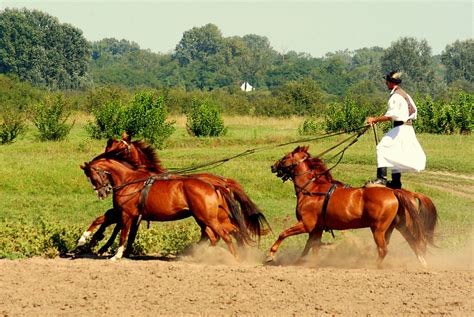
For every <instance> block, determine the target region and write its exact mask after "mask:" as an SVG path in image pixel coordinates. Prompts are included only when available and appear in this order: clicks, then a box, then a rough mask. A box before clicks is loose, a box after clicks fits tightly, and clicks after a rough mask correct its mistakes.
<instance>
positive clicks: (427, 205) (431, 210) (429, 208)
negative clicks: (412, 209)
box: [413, 193, 438, 246]
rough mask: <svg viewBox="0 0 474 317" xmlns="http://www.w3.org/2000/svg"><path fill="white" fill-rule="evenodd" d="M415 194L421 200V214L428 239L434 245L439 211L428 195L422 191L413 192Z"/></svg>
mask: <svg viewBox="0 0 474 317" xmlns="http://www.w3.org/2000/svg"><path fill="white" fill-rule="evenodd" d="M413 195H414V196H415V198H416V199H418V202H419V215H420V217H421V219H422V221H423V227H424V231H425V236H426V240H427V241H428V243H429V244H431V245H433V246H434V245H435V243H434V231H435V227H436V224H437V223H438V211H437V209H436V207H435V205H434V204H433V201H432V200H431V199H430V198H429V197H428V196H426V195H423V194H421V193H413Z"/></svg>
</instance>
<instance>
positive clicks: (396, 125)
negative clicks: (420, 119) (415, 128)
mask: <svg viewBox="0 0 474 317" xmlns="http://www.w3.org/2000/svg"><path fill="white" fill-rule="evenodd" d="M403 124H406V125H413V121H412V120H411V119H408V120H407V121H406V122H403V121H393V126H394V127H398V126H400V125H403Z"/></svg>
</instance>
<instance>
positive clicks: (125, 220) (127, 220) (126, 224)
mask: <svg viewBox="0 0 474 317" xmlns="http://www.w3.org/2000/svg"><path fill="white" fill-rule="evenodd" d="M133 221H134V218H132V217H130V216H128V215H122V232H121V233H120V243H119V247H118V248H117V252H116V253H115V255H114V256H113V257H112V258H111V259H110V260H111V261H115V260H119V259H121V258H122V256H123V250H124V248H125V247H124V246H125V241H126V240H127V235H128V231H129V230H130V227H131V226H132V223H133Z"/></svg>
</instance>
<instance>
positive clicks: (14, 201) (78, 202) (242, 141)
mask: <svg viewBox="0 0 474 317" xmlns="http://www.w3.org/2000/svg"><path fill="white" fill-rule="evenodd" d="M77 116H78V118H79V119H77V120H76V124H75V125H74V127H73V129H72V130H71V133H70V135H69V136H68V138H67V139H66V140H65V141H61V142H39V141H38V140H37V139H36V136H35V131H34V129H33V128H32V127H30V128H29V130H28V131H27V133H26V134H25V135H23V136H22V137H21V138H19V139H18V140H16V141H15V142H14V143H13V144H9V145H3V146H0V162H1V167H0V175H1V178H0V195H1V199H0V250H2V252H1V253H0V257H10V258H13V257H21V256H32V255H39V254H45V255H52V256H54V255H56V254H57V252H62V251H64V250H71V249H72V248H73V247H74V242H75V239H77V238H78V237H79V235H80V233H81V231H82V230H85V229H86V228H87V226H88V225H89V224H90V223H91V222H92V220H93V219H94V218H95V217H97V216H99V215H101V214H103V213H104V212H105V211H106V210H107V209H109V208H111V206H112V200H111V199H110V198H109V199H107V200H105V201H99V200H97V197H96V195H95V193H94V191H93V190H92V188H91V187H90V185H89V182H88V181H87V179H86V177H85V176H84V174H83V172H82V170H81V169H80V168H79V165H80V164H83V162H85V161H90V160H91V159H92V158H93V157H95V156H96V155H98V154H100V153H102V152H103V150H104V147H105V143H106V142H105V140H93V139H90V138H89V137H88V135H87V133H86V131H85V129H84V125H85V123H86V122H87V117H84V116H83V115H77ZM84 118H85V119H84ZM73 119H74V118H73ZM224 120H225V122H226V126H227V127H228V129H229V132H228V134H227V135H226V136H224V137H220V138H204V139H197V138H194V137H190V136H188V135H187V134H186V131H185V128H184V120H183V118H177V125H178V129H177V131H176V132H175V133H174V134H173V136H172V137H171V138H170V139H169V140H168V142H167V147H166V149H164V150H161V151H158V156H159V157H160V159H161V161H162V163H163V165H164V166H165V167H168V168H179V167H187V166H190V165H194V164H202V163H205V162H209V161H214V160H218V159H222V158H226V157H229V156H233V155H236V154H239V153H242V152H244V151H245V150H248V149H254V148H256V149H261V148H267V147H272V146H276V145H278V144H281V143H285V142H290V141H297V140H298V139H301V137H300V136H298V134H297V129H298V126H299V124H300V123H301V122H302V121H303V119H302V118H289V119H285V120H278V119H256V118H242V117H240V118H238V117H237V118H224ZM379 135H381V133H379ZM345 137H347V136H345V135H341V136H336V137H332V138H328V139H323V140H318V141H313V142H308V143H305V144H308V145H310V153H312V154H313V155H315V154H317V153H320V152H322V151H323V150H325V149H327V148H329V147H330V146H332V145H334V144H336V143H337V142H339V141H340V140H342V139H344V138H345ZM418 138H419V140H420V142H421V144H422V146H423V148H424V150H425V152H426V155H427V157H428V164H427V171H425V172H422V173H416V174H406V175H404V176H403V180H404V186H405V187H406V188H407V189H410V190H415V191H419V192H422V193H425V194H426V195H428V196H430V197H431V198H432V199H433V201H434V202H435V204H436V206H437V207H438V210H439V214H440V225H439V230H438V236H439V244H440V245H441V246H450V247H451V246H460V245H463V244H464V243H466V241H467V237H468V236H469V234H470V232H471V230H472V225H473V223H474V214H473V212H472V211H473V209H474V208H473V207H474V203H473V201H474V191H473V188H474V160H472V157H474V137H473V136H460V135H419V136H418ZM298 144H300V143H296V144H293V145H287V146H283V147H275V148H270V149H265V150H264V151H258V152H257V153H255V154H252V155H248V156H244V157H239V158H236V159H234V160H231V161H229V162H227V163H225V164H224V165H221V166H218V167H216V168H212V169H209V170H207V171H209V172H211V173H215V174H219V175H223V176H225V177H230V178H233V179H236V180H238V181H239V182H240V183H241V184H242V185H243V186H244V188H245V189H246V191H247V193H248V194H249V196H250V197H251V198H252V199H253V200H254V201H255V202H256V203H257V204H258V205H259V206H260V207H261V209H262V210H263V211H264V213H265V215H266V216H267V218H268V219H269V221H270V223H271V224H272V226H273V228H274V234H273V235H271V236H269V237H266V238H264V239H263V241H262V248H267V247H268V246H269V245H270V244H271V243H272V242H273V240H274V239H275V238H276V236H277V234H278V233H279V232H280V230H282V229H283V228H285V227H287V226H289V225H291V224H293V223H294V222H295V221H296V218H295V216H294V214H295V195H294V189H293V187H292V184H291V182H286V183H282V182H281V180H280V179H278V178H276V177H275V175H273V174H272V173H271V172H270V165H271V164H273V163H274V162H275V161H276V160H277V159H279V158H281V157H282V156H283V155H284V154H285V153H287V152H289V151H291V150H293V149H294V148H295V147H296V145H298ZM327 157H329V156H327ZM328 165H330V164H328ZM375 165H376V160H375V144H374V138H373V135H372V134H371V133H367V134H366V135H364V136H362V137H361V138H360V140H359V141H358V142H357V143H356V144H355V145H353V146H352V147H351V148H350V149H349V150H347V152H346V154H345V156H344V159H343V161H342V163H341V164H340V165H338V166H337V167H336V168H335V169H334V170H333V175H334V176H335V178H336V179H338V180H340V181H343V182H346V183H349V184H352V185H353V186H361V185H362V184H363V182H364V181H365V180H366V179H368V178H372V177H373V176H374V174H375ZM183 225H184V226H185V227H186V228H189V231H186V230H184V232H188V234H187V238H186V239H187V240H186V239H185V240H186V241H188V240H195V239H197V237H198V236H199V234H198V230H197V226H196V225H194V223H193V221H192V220H185V221H177V222H171V223H166V224H164V223H156V224H153V225H152V228H153V230H152V231H147V230H146V229H144V228H142V229H141V231H140V237H141V240H139V241H138V243H139V245H140V247H141V249H142V250H145V251H146V252H155V251H156V252H158V251H160V248H161V250H163V248H165V249H166V248H167V247H169V243H171V242H170V241H171V240H172V239H173V237H177V236H178V237H179V236H183V235H186V234H184V233H183V230H182V226H183ZM142 227H145V226H142ZM28 228H30V229H28ZM45 228H46V229H45ZM18 232H21V234H19V233H18ZM159 232H161V238H160V239H161V240H159V239H158V238H153V237H151V235H152V234H156V235H160V234H159ZM33 235H36V236H41V235H43V236H44V239H43V240H41V239H36V240H35V239H33V238H32V236H33ZM325 236H327V237H325V239H328V240H330V239H332V238H331V237H330V236H329V235H325ZM162 237H168V238H162ZM170 237H171V238H170ZM157 239H158V240H159V241H158V240H157ZM304 239H305V237H298V238H296V237H295V238H289V239H288V240H287V241H285V242H284V244H283V245H282V247H288V246H289V245H295V244H297V245H300V244H301V243H302V242H303V241H304ZM144 241H153V243H154V244H155V245H154V246H151V244H152V243H151V242H144ZM180 247H182V246H181V245H180ZM171 249H172V248H171ZM52 250H53V251H52ZM54 250H57V251H56V252H54ZM262 252H263V250H262Z"/></svg>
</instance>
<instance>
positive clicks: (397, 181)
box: [387, 173, 402, 189]
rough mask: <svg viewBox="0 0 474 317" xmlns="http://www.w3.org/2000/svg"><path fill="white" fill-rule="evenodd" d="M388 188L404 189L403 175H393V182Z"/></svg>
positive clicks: (388, 184) (389, 183)
mask: <svg viewBox="0 0 474 317" xmlns="http://www.w3.org/2000/svg"><path fill="white" fill-rule="evenodd" d="M387 187H390V188H393V189H400V188H402V173H392V180H391V181H388V182H387Z"/></svg>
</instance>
